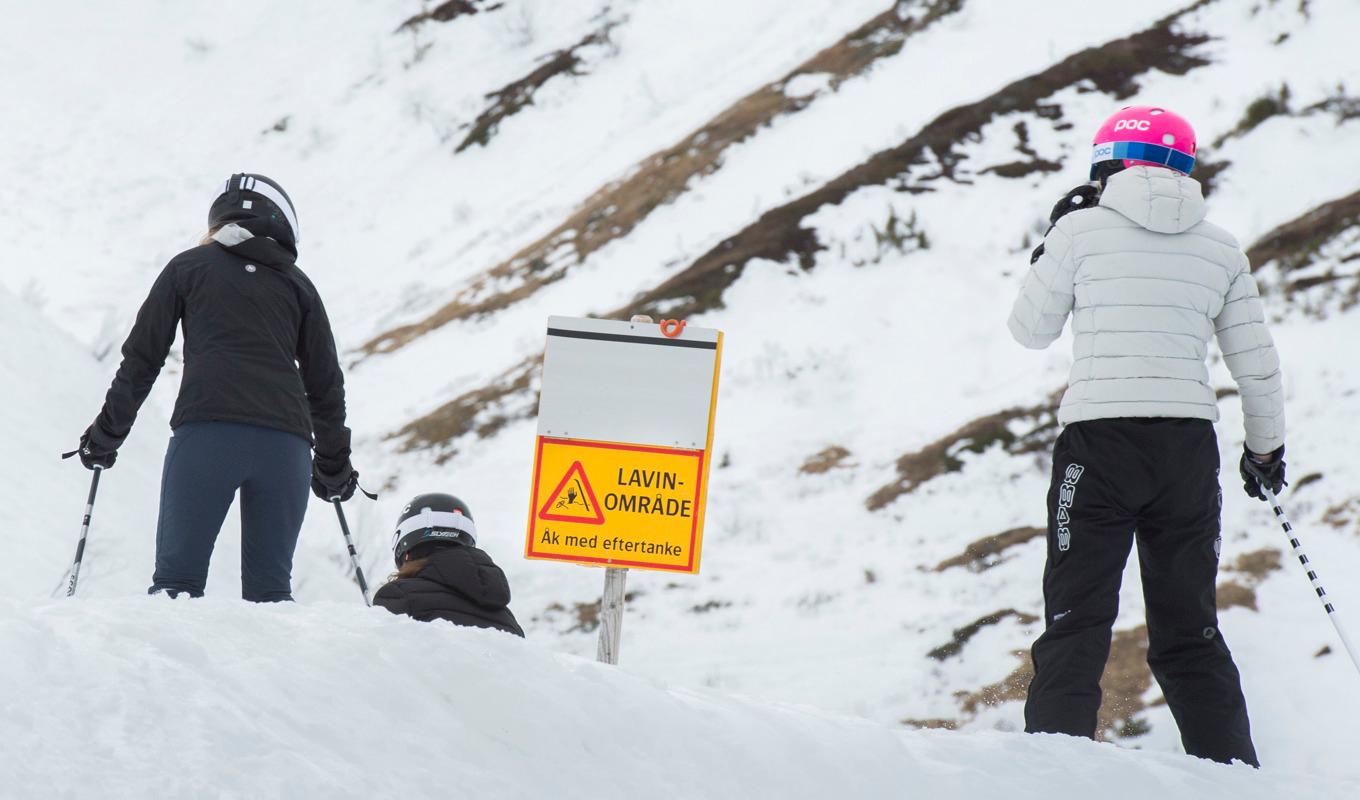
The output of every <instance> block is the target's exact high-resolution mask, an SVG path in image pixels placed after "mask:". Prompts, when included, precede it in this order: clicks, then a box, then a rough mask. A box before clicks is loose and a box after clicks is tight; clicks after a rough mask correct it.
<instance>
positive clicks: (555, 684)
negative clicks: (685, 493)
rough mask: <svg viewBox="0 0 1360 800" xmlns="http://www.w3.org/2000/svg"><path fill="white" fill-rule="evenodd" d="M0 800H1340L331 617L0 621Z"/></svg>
mask: <svg viewBox="0 0 1360 800" xmlns="http://www.w3.org/2000/svg"><path fill="white" fill-rule="evenodd" d="M0 652H4V653H6V654H7V657H6V658H5V659H4V660H3V662H0V685H3V686H5V687H6V688H7V689H8V691H7V692H5V694H4V696H3V701H0V740H3V741H4V742H5V743H6V744H5V747H4V749H3V755H0V770H3V774H4V775H5V776H6V777H5V779H4V782H3V786H0V794H3V795H4V796H7V797H39V796H43V797H50V796H73V797H95V796H98V797H107V798H115V797H147V796H152V797H290V798H304V797H324V798H336V797H366V796H387V795H390V794H393V793H395V792H398V791H399V792H401V793H402V795H403V796H410V797H434V796H447V795H448V794H449V793H450V792H453V791H456V792H457V794H459V795H462V796H487V797H497V798H511V797H526V798H528V797H535V798H541V797H592V798H609V797H638V796H647V797H662V798H670V797H705V798H723V797H733V798H736V797H743V798H749V797H780V798H798V797H809V798H811V797H816V798H825V797H903V796H910V795H914V796H925V797H946V796H947V797H953V798H994V797H1039V796H1044V797H1092V796H1100V797H1103V798H1106V800H1117V799H1118V798H1137V800H1145V798H1147V797H1148V796H1155V795H1153V793H1157V792H1162V793H1165V792H1170V796H1173V797H1191V796H1193V797H1197V798H1216V797H1222V798H1229V797H1231V798H1235V799H1236V800H1249V799H1250V798H1278V797H1285V796H1291V797H1302V796H1317V797H1340V796H1348V794H1349V796H1355V794H1354V792H1355V791H1357V790H1360V783H1357V784H1352V785H1351V786H1350V789H1349V793H1348V791H1347V787H1346V786H1342V785H1338V784H1337V783H1335V782H1329V783H1328V784H1326V785H1323V784H1321V783H1319V782H1318V781H1317V780H1316V779H1313V778H1310V777H1308V776H1295V775H1289V774H1284V773H1278V772H1271V771H1269V770H1265V771H1262V772H1256V771H1254V770H1252V769H1250V768H1248V767H1245V766H1242V765H1233V766H1222V765H1217V764H1211V763H1208V762H1202V761H1197V760H1194V759H1190V758H1186V757H1183V756H1173V755H1168V754H1151V753H1140V752H1137V751H1132V750H1123V749H1119V748H1116V747H1114V746H1109V745H1097V744H1093V743H1091V742H1087V741H1084V740H1075V739H1067V738H1065V737H1047V736H1045V737H1033V736H1023V735H1018V734H1005V733H998V732H986V733H980V734H971V733H970V734H963V733H948V732H939V731H914V732H906V731H903V730H900V729H893V728H889V727H886V726H882V725H879V724H877V723H872V722H868V721H862V720H854V719H848V718H841V717H834V716H828V715H825V714H819V713H816V712H813V711H809V710H806V709H801V708H790V707H777V706H768V705H761V704H757V703H756V702H754V701H750V700H745V699H740V698H732V697H726V696H722V695H718V694H715V693H710V692H701V691H686V690H677V689H671V688H668V687H666V686H664V685H662V684H660V683H657V682H655V681H652V680H648V679H646V678H643V677H641V676H638V675H636V674H633V673H630V672H629V671H628V670H627V669H617V668H610V667H605V666H603V665H599V664H596V663H594V662H590V661H585V660H582V659H579V658H575V657H572V656H567V655H562V654H557V653H552V652H550V651H548V650H547V649H546V648H545V647H544V646H543V645H541V644H540V643H538V642H535V641H532V640H530V641H524V640H520V639H517V638H515V637H512V636H508V635H506V634H502V633H498V632H493V631H482V630H473V629H467V628H457V627H454V626H452V625H448V624H444V623H433V624H424V623H418V622H414V621H412V620H409V619H406V618H404V617H395V616H391V615H389V614H387V613H386V612H384V611H381V610H370V609H363V608H360V607H355V606H353V605H349V604H331V603H319V604H315V605H304V604H282V605H277V606H258V607H253V606H249V605H246V604H243V603H240V602H237V601H231V600H219V599H214V598H207V599H203V600H194V601H190V600H180V601H175V600H169V599H166V598H161V597H138V598H129V599H124V600H96V601H91V600H81V599H76V600H70V601H67V600H59V601H51V602H46V603H43V604H39V605H32V604H28V603H24V604H20V603H17V602H15V601H0Z"/></svg>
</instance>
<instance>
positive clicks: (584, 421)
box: [538, 317, 721, 450]
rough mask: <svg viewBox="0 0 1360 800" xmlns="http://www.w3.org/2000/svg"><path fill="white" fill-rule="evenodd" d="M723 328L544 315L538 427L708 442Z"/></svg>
mask: <svg viewBox="0 0 1360 800" xmlns="http://www.w3.org/2000/svg"><path fill="white" fill-rule="evenodd" d="M720 336H721V335H720V333H719V332H718V331H717V330H713V329H711V328H693V327H688V326H687V327H685V328H684V329H683V330H682V331H681V332H680V335H679V336H676V337H674V338H671V337H667V336H665V335H664V334H662V333H661V329H660V326H658V325H655V324H651V323H634V322H616V321H613V320H600V319H578V318H574V317H549V318H548V348H547V352H546V354H545V356H544V361H543V394H542V398H541V400H540V402H539V410H538V435H539V436H547V437H556V438H564V439H589V440H592V441H597V442H628V443H632V444H641V445H656V446H660V447H677V448H684V449H689V450H703V449H706V448H707V446H708V436H709V420H710V417H711V412H712V406H713V393H714V387H715V386H716V382H717V375H718V370H717V366H718V354H719V347H720V345H719V340H720Z"/></svg>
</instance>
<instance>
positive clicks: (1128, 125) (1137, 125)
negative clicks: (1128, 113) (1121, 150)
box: [1114, 119, 1152, 131]
mask: <svg viewBox="0 0 1360 800" xmlns="http://www.w3.org/2000/svg"><path fill="white" fill-rule="evenodd" d="M1151 127H1152V123H1151V122H1148V121H1147V120H1145V119H1121V120H1119V121H1118V122H1116V123H1115V124H1114V129H1115V130H1117V131H1145V130H1148V129H1149V128H1151Z"/></svg>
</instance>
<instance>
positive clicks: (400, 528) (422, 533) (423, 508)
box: [392, 493, 477, 567]
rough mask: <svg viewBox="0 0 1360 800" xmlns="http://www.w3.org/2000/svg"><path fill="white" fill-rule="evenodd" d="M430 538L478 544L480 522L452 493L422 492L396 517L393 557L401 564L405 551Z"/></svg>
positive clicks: (456, 542)
mask: <svg viewBox="0 0 1360 800" xmlns="http://www.w3.org/2000/svg"><path fill="white" fill-rule="evenodd" d="M430 542H442V543H446V544H465V545H473V546H475V545H476V544H477V523H475V522H473V521H472V511H471V510H470V509H469V508H468V507H467V503H464V502H463V501H462V500H459V499H458V498H456V497H454V496H453V495H451V494H440V493H434V494H422V495H417V496H416V497H413V498H411V502H409V503H407V504H406V507H405V508H403V509H402V510H401V516H400V517H398V518H397V529H396V531H395V532H393V534H392V558H393V559H395V560H396V562H397V566H399V567H400V566H401V563H402V560H403V559H404V558H405V557H406V554H407V553H409V552H411V550H412V549H413V548H415V547H417V546H419V545H422V544H426V543H430Z"/></svg>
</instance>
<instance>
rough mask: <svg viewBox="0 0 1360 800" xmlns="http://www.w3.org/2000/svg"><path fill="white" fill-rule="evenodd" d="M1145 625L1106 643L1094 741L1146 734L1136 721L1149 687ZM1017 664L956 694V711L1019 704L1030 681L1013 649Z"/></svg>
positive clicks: (1025, 658) (1025, 660)
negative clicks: (990, 680)
mask: <svg viewBox="0 0 1360 800" xmlns="http://www.w3.org/2000/svg"><path fill="white" fill-rule="evenodd" d="M1147 649H1148V640H1147V626H1145V625H1140V626H1138V627H1137V628H1131V629H1129V630H1125V631H1116V632H1115V634H1114V637H1113V639H1112V641H1111V643H1110V658H1109V660H1108V661H1107V662H1106V663H1105V672H1104V673H1103V674H1102V675H1101V678H1100V690H1101V693H1102V699H1101V704H1100V714H1099V716H1098V718H1097V720H1098V721H1097V723H1096V738H1098V739H1105V738H1107V737H1108V736H1109V735H1111V734H1113V735H1115V736H1118V737H1120V738H1124V739H1128V738H1132V737H1135V736H1140V735H1142V734H1144V733H1147V731H1148V726H1147V723H1146V722H1145V721H1144V720H1142V719H1141V718H1139V716H1138V715H1139V714H1141V713H1142V712H1143V711H1144V710H1145V709H1146V708H1148V705H1149V704H1148V703H1146V702H1144V700H1143V696H1144V695H1145V694H1147V691H1148V689H1150V688H1152V670H1150V669H1149V668H1148V665H1147ZM1014 655H1015V656H1017V657H1018V658H1020V659H1021V664H1020V665H1019V666H1018V667H1016V668H1015V671H1013V672H1012V673H1011V674H1009V675H1007V676H1006V677H1005V678H1002V679H1001V680H1000V681H997V682H996V683H993V684H991V685H988V686H984V687H982V688H981V689H978V690H977V691H974V692H960V693H958V695H956V697H957V699H958V701H959V708H960V709H961V710H962V711H963V713H965V714H967V715H969V716H976V715H977V714H978V712H980V711H982V710H984V709H986V708H989V707H994V706H999V705H1003V704H1005V703H1013V702H1018V701H1023V700H1024V699H1025V695H1026V693H1027V692H1028V691H1029V682H1030V681H1031V680H1032V679H1033V678H1034V667H1033V665H1032V663H1031V662H1030V658H1029V653H1028V652H1026V651H1024V650H1017V651H1015V652H1014Z"/></svg>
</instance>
